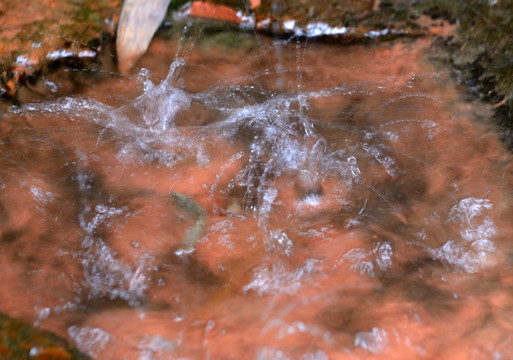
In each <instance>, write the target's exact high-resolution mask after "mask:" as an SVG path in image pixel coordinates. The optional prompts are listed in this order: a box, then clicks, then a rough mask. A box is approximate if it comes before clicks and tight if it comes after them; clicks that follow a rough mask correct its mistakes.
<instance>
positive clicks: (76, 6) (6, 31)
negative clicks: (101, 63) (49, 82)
mask: <svg viewBox="0 0 513 360" xmlns="http://www.w3.org/2000/svg"><path fill="white" fill-rule="evenodd" d="M2 2H3V3H2V6H1V8H0V96H2V97H10V98H15V97H16V94H17V91H18V89H19V86H20V84H23V83H24V82H26V81H27V78H29V77H31V76H37V75H38V74H44V73H45V72H46V71H48V70H49V69H51V68H52V67H55V64H56V63H59V66H67V67H72V68H84V69H87V68H91V67H92V66H94V60H95V59H96V56H97V54H98V53H99V52H101V51H102V46H103V45H104V44H105V42H106V38H107V37H108V36H112V35H113V34H114V30H115V21H114V19H115V17H116V16H118V14H119V11H120V6H121V4H120V1H118V0H88V1H74V0H51V1H50V0H41V1H32V0H2Z"/></svg>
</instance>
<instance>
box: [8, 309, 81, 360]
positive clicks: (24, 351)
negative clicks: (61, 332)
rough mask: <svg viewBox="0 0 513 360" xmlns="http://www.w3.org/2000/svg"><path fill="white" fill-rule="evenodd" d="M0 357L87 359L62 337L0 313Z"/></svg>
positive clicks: (55, 359) (12, 358) (57, 359)
mask: <svg viewBox="0 0 513 360" xmlns="http://www.w3.org/2000/svg"><path fill="white" fill-rule="evenodd" d="M0 358H1V359H4V360H24V359H27V360H29V359H31V360H34V359H36V360H37V359H40V360H42V359H45V360H46V359H48V360H50V359H51V360H87V359H89V357H88V356H86V355H84V354H82V353H80V352H79V351H77V350H75V349H71V348H70V347H69V345H68V344H67V343H66V341H65V340H64V339H61V338H60V337H58V336H56V335H54V334H52V333H50V332H48V331H44V330H40V329H37V328H35V327H33V326H31V325H29V324H27V323H25V322H23V321H21V320H18V319H13V318H11V317H9V316H7V315H4V314H1V313H0Z"/></svg>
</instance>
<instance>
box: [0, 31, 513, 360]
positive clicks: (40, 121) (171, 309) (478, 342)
mask: <svg viewBox="0 0 513 360" xmlns="http://www.w3.org/2000/svg"><path fill="white" fill-rule="evenodd" d="M223 36H227V35H226V34H224V33H213V34H207V35H205V36H203V37H200V38H196V37H193V38H189V37H187V36H182V37H179V38H176V39H174V40H168V41H166V42H164V41H162V40H161V41H159V40H156V41H154V43H153V44H152V46H151V48H150V52H149V53H148V54H147V55H146V56H145V57H144V58H143V59H142V60H141V62H140V64H139V65H140V68H139V69H138V71H135V72H134V74H133V75H125V76H121V75H120V74H117V73H108V72H105V73H103V74H101V77H102V78H103V80H102V81H99V82H95V81H93V80H90V82H89V83H88V86H86V87H84V88H83V90H82V91H81V93H80V94H77V95H74V96H69V97H61V98H57V99H55V100H47V101H36V102H32V103H28V104H25V105H23V106H20V107H7V106H5V107H4V109H3V110H2V115H0V119H1V121H0V149H1V150H0V151H1V152H0V154H1V155H0V278H1V279H2V282H1V284H0V289H1V290H0V291H1V293H2V296H1V297H0V312H4V313H7V314H9V315H10V316H15V317H19V318H23V319H25V320H28V321H30V322H33V323H35V324H36V325H37V326H39V327H41V328H44V329H48V330H51V331H53V332H55V333H57V334H58V335H60V336H63V337H65V338H67V339H68V340H70V342H71V343H72V344H75V345H76V346H77V347H78V348H79V349H80V350H81V351H83V352H85V353H87V354H89V355H90V356H91V357H92V358H94V359H145V360H146V359H179V358H180V359H186V358H187V359H259V360H263V359H309V360H313V359H316V360H321V359H322V360H324V359H435V358H436V359H508V358H510V357H511V354H513V338H512V337H513V335H512V334H513V325H512V324H513V295H512V294H513V275H511V274H512V273H511V265H512V258H511V254H512V246H513V240H512V232H513V225H512V224H511V219H512V218H513V217H512V216H513V214H512V206H511V205H512V198H513V196H512V195H513V193H512V191H513V187H512V182H513V173H512V171H511V169H512V168H511V160H510V155H509V154H507V153H506V152H505V151H504V150H503V148H502V146H501V144H500V143H499V142H498V140H497V136H496V134H495V133H494V132H493V129H492V127H491V126H489V125H487V124H488V120H487V119H488V118H490V115H491V111H490V109H489V108H488V107H486V106H485V105H482V104H478V103H470V102H468V101H466V100H465V98H464V97H463V95H462V90H461V89H458V88H457V87H456V85H454V83H453V81H452V80H451V78H450V74H449V70H448V69H443V68H437V67H435V66H434V65H433V64H431V63H429V62H428V61H427V58H428V51H427V49H428V42H427V41H424V40H420V41H417V42H393V43H386V44H380V45H373V46H350V47H341V46H335V45H326V44H319V43H304V42H296V41H295V40H294V41H288V42H287V41H282V40H274V39H270V38H261V37H256V36H255V35H252V34H242V35H240V34H239V35H233V34H231V35H230V36H240V37H241V38H238V39H236V43H237V44H242V45H240V46H239V47H236V48H234V47H231V46H230V45H229V44H230V41H232V40H233V39H228V40H230V41H227V40H226V38H223ZM227 44H228V45H227Z"/></svg>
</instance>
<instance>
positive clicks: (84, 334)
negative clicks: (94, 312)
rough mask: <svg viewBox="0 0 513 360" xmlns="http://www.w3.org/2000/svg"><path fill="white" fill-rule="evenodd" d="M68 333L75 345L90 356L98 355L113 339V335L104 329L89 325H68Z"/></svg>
mask: <svg viewBox="0 0 513 360" xmlns="http://www.w3.org/2000/svg"><path fill="white" fill-rule="evenodd" d="M68 334H69V336H70V338H72V339H73V341H74V342H75V344H76V345H77V348H78V349H79V350H80V351H82V352H83V353H86V354H88V355H89V356H91V357H96V356H98V355H99V354H100V353H101V352H102V351H104V350H105V349H106V348H107V345H108V344H109V343H110V342H111V341H113V337H112V336H111V335H110V334H109V333H108V332H106V331H105V330H103V329H100V328H92V327H90V326H84V327H80V326H77V325H73V326H70V327H69V328H68Z"/></svg>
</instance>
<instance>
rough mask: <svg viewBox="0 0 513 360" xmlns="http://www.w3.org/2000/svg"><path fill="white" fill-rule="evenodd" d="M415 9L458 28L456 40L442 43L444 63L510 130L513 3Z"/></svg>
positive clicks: (436, 2)
mask: <svg viewBox="0 0 513 360" xmlns="http://www.w3.org/2000/svg"><path fill="white" fill-rule="evenodd" d="M415 7H416V10H417V11H418V12H423V13H426V14H429V15H431V16H435V17H442V18H445V19H446V20H448V21H451V22H453V23H455V24H457V25H458V26H457V34H458V36H457V38H455V39H448V40H447V41H446V42H445V45H446V47H445V49H446V50H447V55H446V59H447V60H448V61H449V62H450V63H451V64H452V65H453V66H454V67H455V68H456V69H457V70H458V71H459V72H460V74H461V77H462V78H463V80H464V82H465V83H466V84H467V85H468V86H469V90H470V92H471V93H472V94H474V95H475V96H477V97H479V98H481V99H483V100H485V101H488V102H491V103H492V104H494V105H496V107H497V109H498V111H497V117H498V119H499V123H500V125H502V126H504V127H506V128H508V129H513V115H512V114H513V112H512V109H513V38H512V37H511V34H513V2H512V1H501V0H495V1H490V0H465V1H444V0H420V1H417V2H416V4H415ZM508 131H510V130H508ZM510 132H511V131H510ZM508 142H509V143H510V146H513V140H512V139H508Z"/></svg>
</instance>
